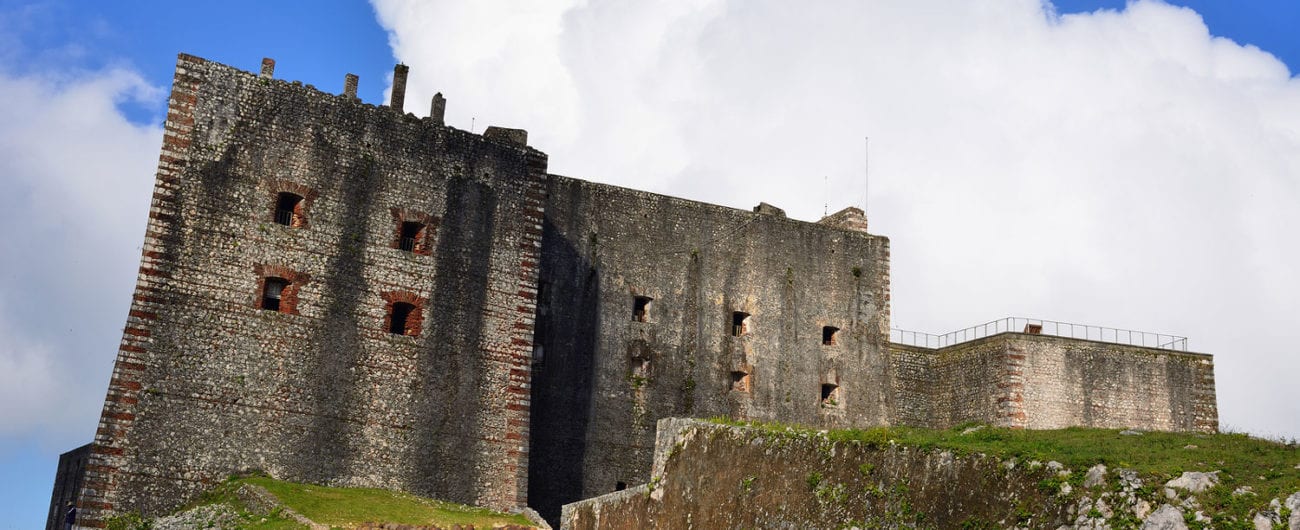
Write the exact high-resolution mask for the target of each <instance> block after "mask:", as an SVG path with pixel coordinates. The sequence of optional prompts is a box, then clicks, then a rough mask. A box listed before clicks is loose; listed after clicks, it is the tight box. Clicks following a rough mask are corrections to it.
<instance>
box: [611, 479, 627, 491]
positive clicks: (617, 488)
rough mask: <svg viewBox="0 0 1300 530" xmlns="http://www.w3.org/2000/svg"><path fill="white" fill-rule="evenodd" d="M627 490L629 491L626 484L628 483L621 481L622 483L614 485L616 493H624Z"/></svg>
mask: <svg viewBox="0 0 1300 530" xmlns="http://www.w3.org/2000/svg"><path fill="white" fill-rule="evenodd" d="M625 489H627V483H626V482H623V481H621V480H620V481H618V482H615V483H614V491H623V490H625Z"/></svg>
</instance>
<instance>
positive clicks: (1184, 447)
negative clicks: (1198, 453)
mask: <svg viewBox="0 0 1300 530" xmlns="http://www.w3.org/2000/svg"><path fill="white" fill-rule="evenodd" d="M1196 448H1197V447H1196V445H1195V444H1187V445H1184V446H1183V449H1196Z"/></svg>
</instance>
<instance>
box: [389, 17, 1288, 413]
mask: <svg viewBox="0 0 1300 530" xmlns="http://www.w3.org/2000/svg"><path fill="white" fill-rule="evenodd" d="M374 3H375V6H376V11H377V12H378V15H379V19H380V22H381V24H383V25H384V26H385V27H386V28H387V29H388V30H389V32H390V41H391V45H392V47H393V51H394V54H395V55H396V56H397V58H398V59H400V60H402V61H404V62H406V63H407V64H410V65H412V77H411V84H410V87H409V89H408V96H407V102H408V108H411V109H415V110H416V111H417V112H421V111H424V107H426V106H427V103H418V102H427V101H428V98H429V97H431V96H432V95H433V93H434V92H435V91H441V92H443V93H444V94H445V95H446V96H447V97H448V99H449V108H448V120H449V122H450V123H451V124H453V125H455V126H458V127H461V128H467V129H468V128H470V127H471V123H473V124H474V125H473V126H474V127H475V128H476V129H477V130H482V128H483V127H484V125H485V124H495V125H504V126H512V127H523V128H526V129H528V130H529V132H530V138H531V139H532V142H531V143H533V144H534V145H536V146H538V147H539V148H541V149H543V150H545V151H547V152H548V153H549V154H550V155H551V169H552V171H553V172H558V173H564V174H569V175H572V176H576V177H581V178H586V179H591V180H597V181H602V182H609V183H615V184H620V185H626V186H633V187H637V188H642V189H649V190H654V191H659V192H664V193H670V194H674V195H680V196H685V197H689V198H694V199H699V200H705V201H710V202H717V203H721V204H727V205H731V206H735V207H741V208H746V207H749V206H752V205H754V204H757V203H758V202H759V201H762V200H766V201H768V202H774V203H776V204H778V205H779V206H782V207H785V208H786V210H787V211H788V212H789V213H790V214H792V216H795V217H798V218H803V219H816V218H817V217H818V216H820V215H821V213H822V211H823V209H824V208H826V207H829V209H830V210H831V211H834V210H836V209H838V208H840V207H843V206H848V205H860V204H862V202H863V195H864V192H863V189H864V186H863V164H864V155H863V144H864V137H867V136H869V137H870V145H871V149H870V151H871V152H870V165H871V171H870V175H871V191H870V204H869V213H870V217H871V223H872V230H873V232H877V233H881V234H885V235H888V236H890V237H891V238H892V241H893V281H894V293H893V294H894V324H895V325H896V326H899V327H904V328H910V329H921V330H926V331H948V330H951V329H956V328H960V327H964V326H967V325H971V324H976V323H979V322H982V321H985V320H990V319H992V318H995V317H999V316H1006V315H1023V316H1030V317H1040V318H1051V319H1057V320H1064V321H1074V322H1083V323H1091V324H1103V325H1110V326H1115V327H1123V328H1131V329H1151V330H1155V331H1162V332H1167V333H1175V334H1182V335H1188V336H1190V337H1191V348H1192V349H1193V350H1196V351H1205V352H1210V353H1214V354H1216V355H1217V357H1216V362H1217V367H1218V379H1219V401H1220V406H1221V415H1222V420H1223V423H1224V425H1225V426H1227V427H1231V428H1237V429H1246V430H1250V431H1252V432H1255V433H1259V434H1274V435H1277V434H1284V435H1290V436H1295V435H1300V405H1298V404H1300V386H1297V385H1294V384H1292V381H1293V380H1294V374H1296V373H1297V372H1300V358H1298V357H1297V356H1295V355H1294V354H1293V353H1292V352H1293V351H1294V350H1295V344H1296V343H1297V329H1296V328H1297V326H1296V324H1297V322H1298V321H1300V305H1298V304H1297V302H1296V300H1297V299H1300V284H1298V283H1297V280H1296V279H1295V274H1294V272H1293V271H1294V269H1295V265H1294V264H1295V263H1297V261H1300V246H1298V245H1297V244H1296V241H1297V238H1296V234H1297V232H1300V213H1297V209H1296V205H1298V204H1300V125H1297V124H1300V82H1298V81H1297V80H1296V79H1294V78H1292V77H1291V76H1290V73H1289V72H1288V70H1287V68H1286V66H1285V65H1283V64H1282V63H1281V62H1279V61H1278V60H1276V59H1275V58H1274V57H1272V56H1271V55H1269V54H1268V53H1266V52H1265V51H1261V50H1259V49H1256V48H1253V47H1250V46H1242V45H1238V44H1236V43H1234V42H1231V41H1229V40H1226V39H1222V38H1217V37H1214V36H1213V35H1211V34H1210V32H1209V31H1208V29H1207V28H1206V25H1205V24H1204V22H1203V21H1202V20H1201V18H1200V17H1199V16H1198V15H1197V14H1196V13H1195V12H1193V11H1191V10H1188V9H1184V8H1178V7H1173V6H1169V5H1166V4H1163V3H1159V2H1153V1H1147V2H1137V3H1133V4H1130V5H1129V6H1128V7H1127V8H1126V9H1124V10H1123V11H1101V12H1097V13H1091V14H1080V15H1068V16H1058V15H1057V14H1056V13H1055V12H1054V10H1053V8H1052V6H1051V5H1050V4H1043V3H1040V2H1038V1H1037V0H1010V1H1005V2H941V1H937V0H932V1H915V0H894V1H875V2H849V1H845V2H784V1H781V2H778V1H767V2H764V1H758V2H751V1H745V2H739V1H730V2H728V1H723V0H698V1H693V2H673V3H670V4H666V5H665V4H648V3H647V4H641V3H631V4H629V3H625V2H613V1H606V0H591V1H585V2H582V1H572V2H551V3H545V4H542V3H529V4H527V5H526V6H525V5H521V4H519V3H516V2H509V1H497V2H474V3H471V4H455V5H453V4H450V3H442V2H438V3H428V2H420V1H414V0H375V2H374ZM426 112H427V111H426ZM823 183H825V184H823Z"/></svg>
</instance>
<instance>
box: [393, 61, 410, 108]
mask: <svg viewBox="0 0 1300 530" xmlns="http://www.w3.org/2000/svg"><path fill="white" fill-rule="evenodd" d="M410 71H411V68H410V67H408V66H406V65H404V64H402V63H397V66H394V67H393V96H392V99H390V100H389V101H388V106H390V107H393V108H395V109H397V111H398V112H406V109H405V108H403V107H404V106H405V104H406V74H407V72H410Z"/></svg>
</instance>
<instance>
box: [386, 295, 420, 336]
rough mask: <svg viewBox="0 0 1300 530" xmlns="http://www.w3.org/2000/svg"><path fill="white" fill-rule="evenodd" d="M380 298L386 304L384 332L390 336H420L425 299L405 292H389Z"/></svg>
mask: <svg viewBox="0 0 1300 530" xmlns="http://www.w3.org/2000/svg"><path fill="white" fill-rule="evenodd" d="M381 296H382V297H383V299H384V301H385V302H386V304H385V305H386V307H385V308H384V314H385V315H386V316H385V317H384V331H386V332H388V333H389V334H391V335H404V336H408V337H418V336H420V330H421V329H422V328H423V326H424V306H425V299H423V298H420V297H418V296H416V295H415V294H413V293H409V292H405V291H389V292H385V293H382V294H381Z"/></svg>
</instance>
